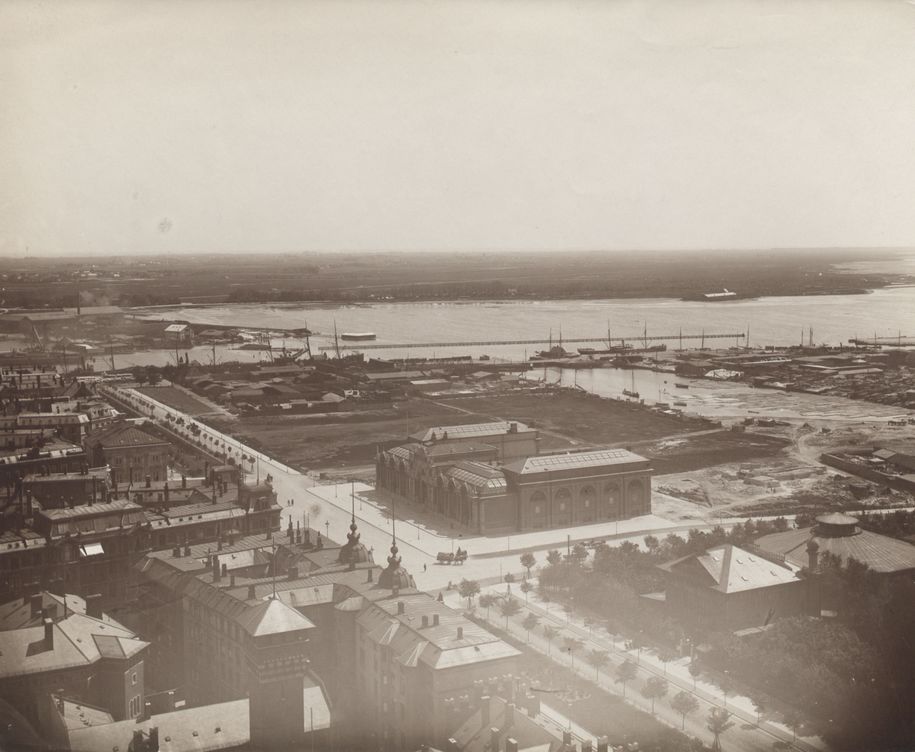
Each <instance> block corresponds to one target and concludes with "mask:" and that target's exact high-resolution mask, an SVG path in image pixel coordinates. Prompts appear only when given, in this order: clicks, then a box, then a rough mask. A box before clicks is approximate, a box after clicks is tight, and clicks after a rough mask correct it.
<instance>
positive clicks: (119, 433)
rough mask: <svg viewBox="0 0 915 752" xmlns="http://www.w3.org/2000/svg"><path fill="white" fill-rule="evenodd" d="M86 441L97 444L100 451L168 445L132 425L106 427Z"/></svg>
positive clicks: (121, 424)
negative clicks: (100, 448)
mask: <svg viewBox="0 0 915 752" xmlns="http://www.w3.org/2000/svg"><path fill="white" fill-rule="evenodd" d="M86 441H87V443H89V444H97V445H98V446H100V447H102V449H108V448H112V449H116V448H120V447H136V446H154V445H160V444H168V442H167V441H165V440H164V439H160V438H159V437H158V436H154V435H153V434H151V433H149V432H148V431H144V430H143V429H142V428H140V427H139V426H136V425H134V424H133V423H114V424H113V425H110V426H106V427H105V428H101V429H99V430H98V431H93V432H92V433H91V434H89V436H88V437H87V438H86Z"/></svg>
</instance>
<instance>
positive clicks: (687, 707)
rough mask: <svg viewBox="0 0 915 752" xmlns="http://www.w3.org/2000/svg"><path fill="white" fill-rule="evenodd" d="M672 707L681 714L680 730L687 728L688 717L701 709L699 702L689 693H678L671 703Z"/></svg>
mask: <svg viewBox="0 0 915 752" xmlns="http://www.w3.org/2000/svg"><path fill="white" fill-rule="evenodd" d="M670 706H671V707H672V708H673V709H674V710H676V711H677V712H678V713H679V714H680V730H681V731H682V730H683V729H685V728H686V716H688V715H689V714H690V713H695V712H696V710H698V708H699V701H698V700H697V699H696V698H695V697H693V696H692V695H691V694H690V693H689V692H685V691H682V692H677V694H675V695H674V696H673V699H672V700H671V701H670Z"/></svg>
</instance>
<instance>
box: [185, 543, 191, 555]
mask: <svg viewBox="0 0 915 752" xmlns="http://www.w3.org/2000/svg"><path fill="white" fill-rule="evenodd" d="M184 555H185V556H190V555H191V544H190V543H188V542H187V541H185V542H184Z"/></svg>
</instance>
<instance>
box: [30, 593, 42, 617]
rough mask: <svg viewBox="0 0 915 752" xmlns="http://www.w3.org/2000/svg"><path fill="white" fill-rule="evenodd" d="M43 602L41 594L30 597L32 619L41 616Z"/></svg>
mask: <svg viewBox="0 0 915 752" xmlns="http://www.w3.org/2000/svg"><path fill="white" fill-rule="evenodd" d="M41 602H42V595H41V593H33V594H32V595H31V596H29V603H30V604H31V607H32V618H33V619H34V618H35V617H36V616H39V615H40V614H41Z"/></svg>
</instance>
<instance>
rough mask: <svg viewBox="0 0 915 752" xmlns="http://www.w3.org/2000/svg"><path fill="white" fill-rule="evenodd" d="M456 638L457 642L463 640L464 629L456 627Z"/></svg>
mask: <svg viewBox="0 0 915 752" xmlns="http://www.w3.org/2000/svg"><path fill="white" fill-rule="evenodd" d="M457 638H458V639H459V640H463V639H464V627H458V628H457Z"/></svg>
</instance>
